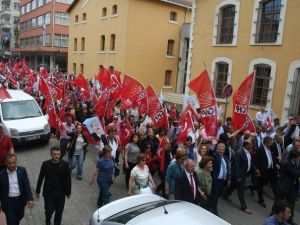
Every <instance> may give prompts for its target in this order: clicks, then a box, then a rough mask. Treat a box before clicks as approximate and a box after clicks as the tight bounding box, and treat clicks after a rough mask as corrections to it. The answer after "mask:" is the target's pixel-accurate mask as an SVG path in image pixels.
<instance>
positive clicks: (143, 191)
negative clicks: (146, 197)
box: [140, 186, 153, 195]
mask: <svg viewBox="0 0 300 225" xmlns="http://www.w3.org/2000/svg"><path fill="white" fill-rule="evenodd" d="M140 194H141V195H142V194H153V192H152V189H151V188H150V186H148V187H145V188H140Z"/></svg>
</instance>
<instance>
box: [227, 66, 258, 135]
mask: <svg viewBox="0 0 300 225" xmlns="http://www.w3.org/2000/svg"><path fill="white" fill-rule="evenodd" d="M253 80H254V72H252V73H250V74H249V75H248V76H247V77H246V78H245V79H244V81H243V82H242V83H241V85H240V86H239V88H238V89H237V90H236V91H235V92H234V93H233V97H232V101H233V116H232V127H233V129H234V130H239V129H241V128H242V127H243V126H244V125H245V123H246V119H247V116H248V109H249V104H250V97H251V90H252V85H253Z"/></svg>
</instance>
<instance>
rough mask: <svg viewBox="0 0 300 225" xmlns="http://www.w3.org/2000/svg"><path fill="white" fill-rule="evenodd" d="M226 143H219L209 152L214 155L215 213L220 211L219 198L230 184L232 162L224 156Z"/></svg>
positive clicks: (212, 195) (213, 205) (213, 201)
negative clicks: (218, 206)
mask: <svg viewBox="0 0 300 225" xmlns="http://www.w3.org/2000/svg"><path fill="white" fill-rule="evenodd" d="M225 148H226V146H225V144H223V143H219V144H217V147H216V150H213V151H212V150H210V152H209V154H210V155H211V156H212V157H213V159H214V160H213V168H214V169H213V172H212V180H213V182H212V190H211V212H212V213H214V214H215V215H219V213H218V208H217V205H218V200H219V198H220V196H221V195H222V192H223V190H224V189H225V188H228V187H229V186H230V182H231V181H230V176H231V175H230V162H229V159H228V158H227V157H226V156H224V153H225Z"/></svg>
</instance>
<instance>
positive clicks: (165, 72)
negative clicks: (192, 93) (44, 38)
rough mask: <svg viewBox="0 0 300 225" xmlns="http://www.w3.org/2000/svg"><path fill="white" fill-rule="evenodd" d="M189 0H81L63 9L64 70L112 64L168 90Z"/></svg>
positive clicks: (91, 71)
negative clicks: (67, 16) (67, 21)
mask: <svg viewBox="0 0 300 225" xmlns="http://www.w3.org/2000/svg"><path fill="white" fill-rule="evenodd" d="M191 6H192V4H191V1H189V0H172V1H171V0H170V1H162V0H122V1H119V0H101V1H99V0H84V1H76V0H75V1H74V2H73V4H72V5H71V6H70V8H69V9H68V11H69V14H70V24H69V53H68V72H69V73H75V74H78V73H79V72H82V73H84V74H85V76H86V77H90V78H91V77H93V76H94V75H96V74H97V73H98V71H99V67H100V65H104V66H106V67H109V66H114V68H115V69H116V70H119V71H121V72H122V73H123V74H128V75H131V76H133V77H135V78H137V79H138V80H139V81H141V82H142V83H143V84H144V85H145V86H147V85H149V84H151V85H153V87H154V88H155V89H156V91H160V90H165V91H171V92H174V91H175V89H176V81H177V72H178V69H177V68H178V63H179V60H180V57H179V52H180V35H181V29H182V25H183V23H185V22H189V21H190V15H191Z"/></svg>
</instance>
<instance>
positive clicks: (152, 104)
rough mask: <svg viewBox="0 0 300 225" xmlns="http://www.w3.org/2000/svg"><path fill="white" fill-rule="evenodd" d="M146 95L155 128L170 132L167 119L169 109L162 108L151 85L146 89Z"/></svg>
mask: <svg viewBox="0 0 300 225" xmlns="http://www.w3.org/2000/svg"><path fill="white" fill-rule="evenodd" d="M146 93H147V96H148V103H149V104H148V113H149V116H150V117H151V119H152V121H153V122H154V126H155V127H156V128H157V129H159V128H161V127H162V128H164V129H165V131H167V130H169V121H168V117H167V114H168V113H167V109H166V108H164V107H163V106H162V104H161V103H160V101H159V98H158V97H157V94H156V93H155V91H154V89H153V87H152V86H151V85H149V86H148V87H147V88H146Z"/></svg>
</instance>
